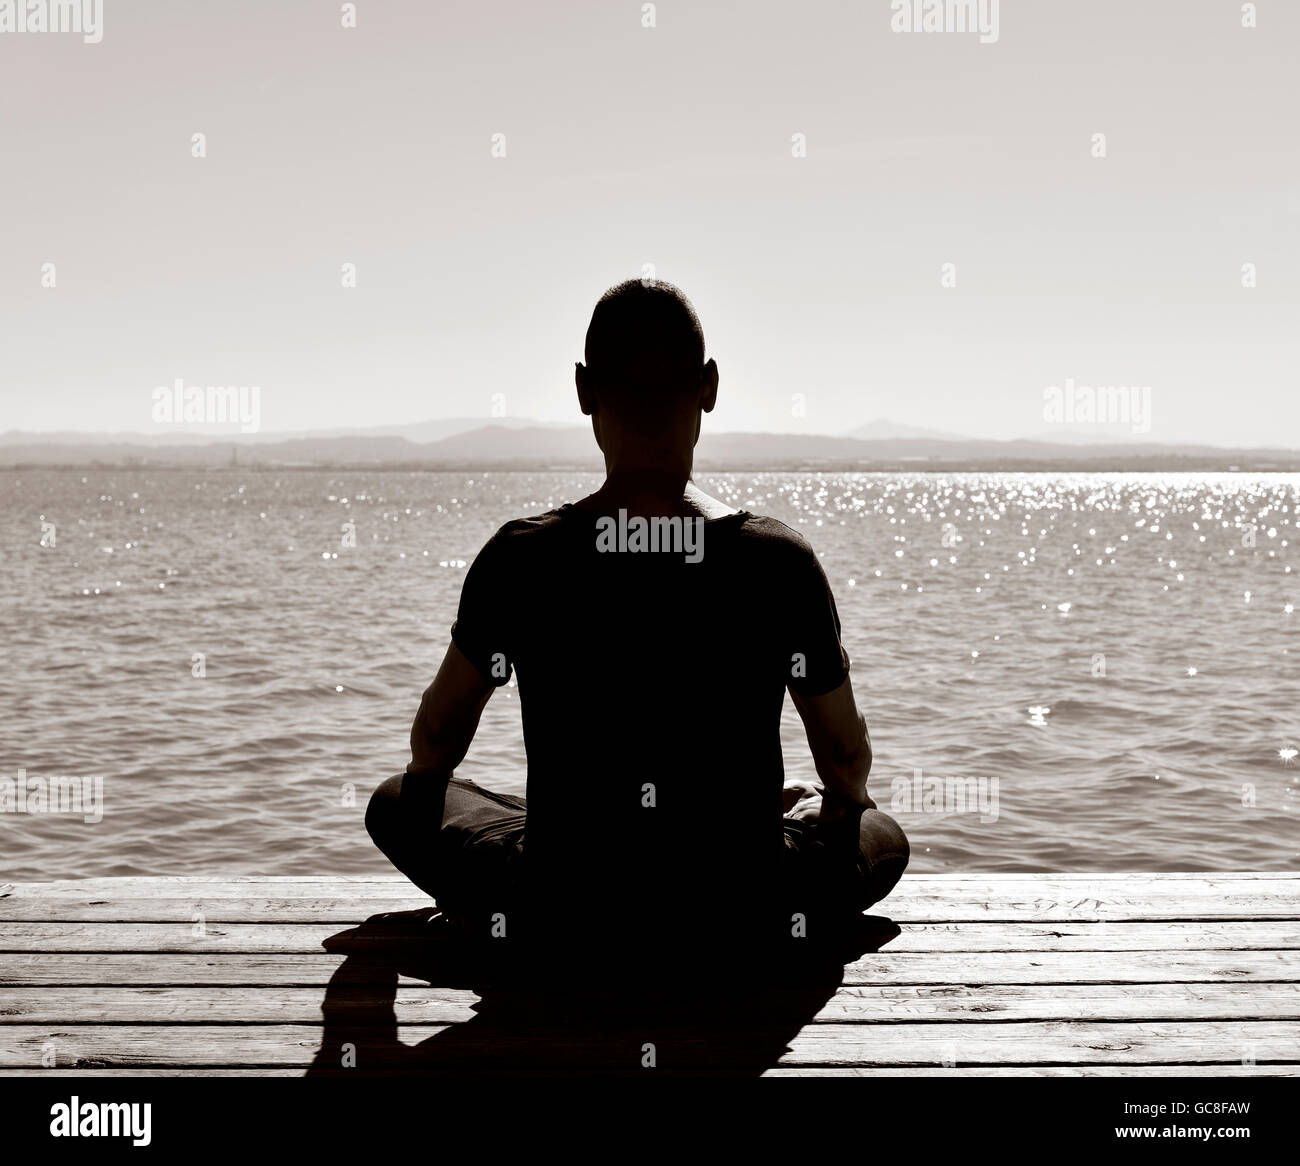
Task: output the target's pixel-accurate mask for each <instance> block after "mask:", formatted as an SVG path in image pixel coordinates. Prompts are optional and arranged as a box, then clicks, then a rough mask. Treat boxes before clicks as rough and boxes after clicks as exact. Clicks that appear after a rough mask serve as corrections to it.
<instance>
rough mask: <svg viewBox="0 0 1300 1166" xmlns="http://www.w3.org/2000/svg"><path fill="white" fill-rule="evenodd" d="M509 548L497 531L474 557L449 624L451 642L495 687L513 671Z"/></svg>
mask: <svg viewBox="0 0 1300 1166" xmlns="http://www.w3.org/2000/svg"><path fill="white" fill-rule="evenodd" d="M509 546H510V539H509V537H508V535H507V533H506V532H505V530H504V529H503V530H499V531H497V533H496V534H494V535H493V536H492V537H491V538H490V539H488V541H487V542H486V543H485V544H484V546H483V549H482V550H481V551H479V553H478V555H476V556H475V558H474V561H473V562H472V563H471V564H470V567H469V570H468V571H467V572H466V573H465V582H464V584H463V585H462V586H461V589H460V605H459V607H458V608H457V609H456V619H455V622H454V623H453V624H452V625H451V640H452V643H454V644H455V645H456V647H457V648H459V649H460V651H461V654H462V655H463V656H464V657H465V658H466V659H467V660H468V661H469V662H470V663H471V664H473V665H474V667H475V668H477V669H478V670H479V672H481V673H482V674H483V676H484V678H485V679H486V680H488V681H489V682H490V683H491V684H493V685H494V686H495V687H497V688H500V687H501V686H502V685H503V684H505V683H506V682H507V681H509V679H510V676H511V673H512V671H513V669H514V659H513V657H512V653H511V642H512V638H511V635H510V626H509V623H510V621H509V614H510V610H511V601H510V595H511V591H512V589H513V585H514V578H513V575H512V573H511V569H510V554H509Z"/></svg>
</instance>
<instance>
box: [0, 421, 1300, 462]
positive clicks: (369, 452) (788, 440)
mask: <svg viewBox="0 0 1300 1166" xmlns="http://www.w3.org/2000/svg"><path fill="white" fill-rule="evenodd" d="M428 424H429V426H430V427H436V426H437V425H439V424H440V423H437V422H430V423H428ZM448 424H451V425H453V426H458V425H459V423H458V422H450V423H448ZM396 428H399V429H400V428H402V427H396ZM424 431H425V432H428V431H436V430H432V429H431V430H424ZM11 436H12V435H6V438H9V437H11ZM42 436H43V437H44V438H46V440H39V441H28V442H23V443H21V444H18V443H13V442H11V441H9V440H0V466H9V467H14V466H56V465H63V466H87V465H137V466H177V467H190V468H204V467H208V468H220V467H224V466H229V465H231V464H232V463H236V464H238V465H239V466H240V467H249V466H264V467H272V466H277V467H295V466H331V467H333V466H370V467H381V466H382V467H398V468H411V469H467V470H482V469H498V470H507V469H545V468H559V467H563V468H573V469H585V470H599V469H601V468H602V467H603V461H602V458H601V455H600V451H599V450H598V449H597V448H596V443H595V441H594V440H593V439H592V435H591V431H590V429H588V428H587V427H586V426H576V425H575V426H561V425H552V426H522V425H517V424H509V423H503V424H492V425H482V424H479V425H477V426H476V427H474V428H470V429H468V430H458V431H457V432H454V433H451V434H450V435H447V436H443V437H440V438H438V439H437V440H433V441H412V440H410V439H409V438H408V437H406V436H404V435H403V434H402V433H386V432H383V431H382V430H378V429H372V430H368V431H364V432H360V433H351V434H340V435H329V434H312V435H306V436H302V437H294V438H290V439H288V440H285V439H284V438H283V436H282V435H271V434H266V435H258V436H260V437H263V438H264V440H259V441H251V440H248V439H242V440H241V439H234V440H231V439H226V440H211V439H209V440H208V441H207V442H205V443H199V442H189V443H185V444H171V445H162V444H156V443H143V442H140V441H139V440H138V439H137V440H130V439H128V440H113V439H109V440H102V441H101V440H93V439H87V438H86V437H83V436H82V435H75V436H76V438H77V440H58V439H57V438H58V437H64V436H68V437H71V436H74V435H57V436H56V435H42ZM51 438H52V439H51ZM695 464H696V467H697V468H699V469H701V470H712V471H722V470H795V469H808V470H900V469H910V470H945V471H955V470H1026V471H1029V470H1052V469H1070V470H1195V471H1202V472H1206V471H1214V470H1229V469H1242V470H1286V471H1292V472H1294V471H1300V451H1297V450H1286V449H1221V448H1217V447H1215V446H1204V445H1200V446H1191V445H1184V446H1168V445H1156V444H1154V443H1149V442H1145V443H1136V442H1132V441H1126V442H1123V443H1112V444H1107V445H1078V444H1071V443H1065V442H1049V441H1039V440H1033V439H1027V440H1021V441H987V440H978V439H966V440H962V439H957V440H946V439H939V438H931V437H886V438H876V439H870V440H864V439H861V438H856V437H831V436H824V435H819V434H804V433H707V434H705V435H704V436H702V437H701V439H700V442H699V445H698V446H697V447H696V457H695Z"/></svg>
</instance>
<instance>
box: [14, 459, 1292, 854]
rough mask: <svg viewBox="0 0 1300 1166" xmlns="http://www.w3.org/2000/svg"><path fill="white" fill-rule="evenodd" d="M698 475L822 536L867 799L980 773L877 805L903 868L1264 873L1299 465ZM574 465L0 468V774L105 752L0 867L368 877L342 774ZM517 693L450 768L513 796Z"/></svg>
mask: <svg viewBox="0 0 1300 1166" xmlns="http://www.w3.org/2000/svg"><path fill="white" fill-rule="evenodd" d="M699 482H700V485H701V486H702V487H703V488H704V489H706V490H708V491H710V492H711V493H713V494H715V495H717V496H718V497H720V498H722V499H724V500H725V501H727V502H729V503H731V504H732V505H734V506H738V507H744V508H746V509H749V510H752V511H755V512H757V513H760V514H770V515H773V516H774V517H777V518H780V519H782V520H783V521H785V522H787V523H789V524H790V525H791V526H793V527H794V528H795V529H797V530H799V531H801V532H802V533H804V534H805V535H806V536H807V537H808V538H809V539H810V540H811V541H812V542H813V544H814V546H815V547H816V549H817V551H818V552H819V554H820V556H821V562H822V565H823V567H824V569H825V570H826V573H827V576H828V577H829V579H830V581H831V584H832V586H833V588H834V590H835V595H836V600H837V604H838V607H839V614H840V617H841V621H842V624H843V637H844V642H845V646H846V648H847V650H848V652H849V655H850V657H851V659H852V661H853V676H854V684H855V689H856V691H857V694H858V700H859V703H860V705H861V706H862V708H863V709H864V710H865V712H866V715H867V719H868V722H869V724H870V726H871V734H872V744H873V747H874V751H875V765H874V767H873V772H872V778H871V789H872V793H873V796H874V797H875V799H876V801H877V802H878V803H879V805H880V806H881V808H882V809H886V810H889V809H891V806H895V803H894V800H893V799H894V789H895V786H894V783H895V781H897V782H899V785H898V787H897V788H898V789H899V790H900V791H901V790H902V789H903V788H904V787H905V786H906V784H907V783H908V782H910V780H911V776H912V774H913V773H914V771H915V770H917V769H920V770H922V771H923V772H924V773H925V774H926V775H928V776H934V777H938V778H941V779H960V778H981V777H982V778H994V777H996V778H997V779H998V783H999V784H998V799H999V805H998V814H997V817H996V820H995V821H991V822H981V821H980V815H979V814H978V813H960V812H957V810H956V809H955V808H954V809H953V810H952V811H951V812H948V811H945V812H943V813H928V814H927V813H913V812H903V811H902V810H901V809H900V810H899V811H898V817H899V819H900V821H902V823H903V824H904V826H905V828H906V829H907V831H908V833H909V835H910V836H911V838H912V841H913V851H912V853H913V859H912V863H913V869H915V870H920V871H925V870H1079V871H1096V870H1132V869H1142V870H1191V869H1259V870H1267V869H1282V868H1290V867H1293V866H1294V863H1295V860H1296V858H1297V857H1300V856H1298V855H1297V850H1296V839H1297V836H1298V834H1300V832H1298V831H1297V830H1296V822H1295V814H1296V802H1295V797H1294V792H1293V791H1292V788H1291V786H1290V785H1289V784H1288V776H1287V772H1288V771H1287V766H1289V764H1290V763H1291V762H1292V761H1293V760H1294V759H1295V756H1296V751H1295V748H1294V746H1292V745H1291V744H1289V742H1291V741H1294V740H1296V739H1297V737H1300V724H1298V723H1297V718H1298V717H1300V701H1298V700H1297V696H1298V695H1300V675H1298V671H1300V654H1298V653H1297V652H1296V651H1294V650H1293V649H1294V648H1295V646H1296V636H1297V635H1298V634H1300V631H1298V629H1297V625H1296V622H1295V620H1294V618H1292V616H1293V612H1294V604H1295V600H1296V593H1297V590H1300V588H1298V587H1297V584H1296V582H1295V578H1296V576H1295V574H1294V573H1293V571H1292V567H1293V565H1294V545H1293V544H1294V541H1295V538H1296V507H1297V497H1298V494H1297V484H1298V479H1297V477H1296V476H1294V475H1267V474H1261V475H1242V474H1217V475H1190V474H1188V475H1177V474H1169V475H1145V474H1096V475H1086V474H925V473H920V472H915V473H902V474H898V473H893V474H816V473H791V474H775V473H767V474H754V473H743V474H725V475H709V474H701V475H699ZM597 484H598V479H597V478H596V477H595V476H593V475H590V474H578V473H492V474H483V473H476V474H473V475H464V474H426V473H396V472H380V471H357V472H346V473H345V472H328V471H302V472H274V471H262V472H258V471H249V470H227V471H220V472H212V473H206V474H196V473H188V472H166V471H150V470H140V469H135V470H95V471H75V472H73V471H47V470H41V471H35V470H31V471H21V472H8V471H6V472H0V496H2V497H3V502H4V507H5V513H6V515H7V521H6V523H5V524H4V525H3V527H2V528H0V552H3V554H4V556H5V563H6V571H5V588H4V591H3V592H2V593H0V633H2V634H3V636H4V642H5V646H6V647H5V655H6V664H7V665H8V666H7V667H6V668H5V669H4V670H3V671H0V699H3V701H4V705H5V708H6V717H5V733H4V738H3V739H4V742H5V744H6V746H7V747H6V749H5V751H4V752H5V761H4V763H3V764H4V765H6V766H7V771H8V772H7V774H0V776H9V777H12V776H14V775H15V772H16V770H17V769H19V768H24V769H26V771H27V773H28V774H30V775H56V774H58V775H63V774H70V775H72V774H103V775H104V777H105V784H104V790H105V793H104V797H105V814H104V818H103V820H102V821H101V822H98V823H95V824H93V825H92V824H87V823H83V822H81V821H79V820H72V819H70V818H68V817H66V816H55V815H46V816H44V817H41V818H36V817H23V818H22V819H18V818H17V816H16V815H12V814H0V831H3V832H4V834H3V837H2V838H0V846H2V847H3V853H4V855H5V859H6V868H5V870H4V871H3V872H0V873H3V875H4V877H8V878H55V877H61V876H76V875H111V874H130V873H158V874H167V873H176V874H182V873H194V872H196V871H214V872H217V871H220V872H230V873H249V874H252V873H259V874H319V873H322V872H326V871H328V872H330V873H340V874H347V873H364V872H372V871H382V870H384V869H386V868H385V863H384V860H383V859H382V858H381V857H380V856H379V855H378V854H376V853H375V852H374V851H373V849H372V848H371V846H370V843H369V840H368V839H367V837H366V835H365V831H364V828H363V824H362V815H363V813H364V807H365V800H366V795H367V792H368V790H369V789H370V788H371V787H372V786H373V785H374V784H376V783H378V782H379V781H380V780H382V779H383V778H384V777H386V776H387V775H389V774H390V773H393V772H396V771H397V770H399V769H400V768H401V766H402V765H403V764H404V763H405V760H406V758H407V748H408V744H407V738H408V734H409V729H410V722H411V717H412V715H413V714H414V711H415V708H416V706H417V705H418V703H419V698H420V693H421V692H422V691H423V689H424V688H425V686H426V685H427V684H428V683H429V681H430V680H431V679H432V676H433V674H434V672H435V671H436V669H437V665H438V662H439V660H440V658H441V656H442V653H443V651H444V650H445V647H446V644H447V629H448V626H449V625H450V623H451V621H452V619H453V618H454V615H455V608H456V601H457V597H458V595H459V591H460V587H461V584H462V582H463V580H464V578H465V568H466V567H467V565H468V564H469V563H471V562H472V561H473V558H474V555H475V553H476V552H477V551H478V549H479V547H480V546H481V545H482V544H483V542H484V541H485V540H486V539H487V537H488V536H489V535H490V534H491V533H492V532H493V531H494V530H495V529H496V528H497V527H498V526H499V525H500V524H501V523H502V522H504V521H506V520H507V519H508V518H511V517H516V516H519V515H523V514H535V513H538V512H540V511H542V510H545V509H548V508H550V507H552V506H556V505H559V504H560V503H561V502H565V501H571V500H574V499H576V498H578V497H580V496H581V495H583V494H585V493H588V492H589V491H590V490H592V489H593V488H594V487H595V486H596V485H597ZM43 522H44V523H46V524H47V526H48V524H53V527H54V531H53V532H49V531H47V530H46V529H44V528H43V527H42V523H43ZM344 524H349V525H351V526H352V527H353V528H354V538H353V542H354V545H351V546H347V545H345V544H344V543H343V542H342V541H341V536H342V534H343V531H342V529H341V528H342V527H343V526H344ZM706 554H707V547H706ZM756 585H761V583H760V581H757V580H756ZM770 598H771V603H772V611H773V619H774V620H775V619H779V618H780V617H781V615H782V614H783V613H782V612H781V608H780V604H781V602H782V597H781V596H780V595H776V594H774V595H772V596H771V597H770ZM717 602H718V609H719V616H720V618H725V615H726V608H727V597H726V596H719V597H718V601H717ZM1065 616H1068V618H1062V617H1065ZM1190 650H1194V652H1195V656H1196V658H1197V664H1196V665H1194V666H1193V665H1190V664H1189V663H1188V659H1187V657H1188V655H1189V651H1190ZM194 653H203V654H204V657H205V660H206V666H205V672H206V675H205V676H204V677H202V678H196V677H194V676H193V675H192V674H191V657H192V655H193V654H194ZM1184 677H1195V678H1196V683H1195V684H1194V685H1193V684H1186V683H1183V684H1180V683H1178V681H1179V680H1180V678H1184ZM725 683H726V676H725V670H723V671H718V670H716V669H715V670H712V671H711V672H710V673H709V674H708V675H707V676H701V675H697V674H695V673H693V672H692V671H691V670H690V668H689V667H687V666H683V671H682V688H683V693H684V694H687V696H688V697H689V696H692V695H696V694H698V697H699V700H698V702H697V701H693V700H690V699H687V700H684V702H683V709H684V712H683V716H684V717H689V718H691V719H692V721H694V720H695V719H697V718H699V717H700V716H701V715H707V714H701V713H700V712H699V711H698V709H699V708H700V707H703V708H707V705H708V701H707V696H708V686H709V685H711V684H725ZM1026 710H1028V711H1029V717H1028V718H1026V716H1025V711H1026ZM519 717H520V713H519V702H518V698H517V690H515V689H514V688H513V686H512V685H511V686H506V687H504V688H502V689H500V690H499V691H498V693H497V695H496V696H495V697H494V698H493V700H492V701H491V702H490V703H489V705H488V707H487V709H486V710H485V712H484V715H483V719H482V722H481V725H480V729H479V733H478V736H477V738H476V739H475V741H474V744H473V746H472V748H471V751H470V755H469V757H468V758H467V759H466V761H465V763H464V764H463V765H462V766H461V768H460V770H459V771H458V772H460V773H461V775H462V776H465V777H472V778H474V779H475V780H477V781H480V782H481V783H483V784H486V785H490V786H493V787H495V788H499V789H503V790H506V791H510V792H521V791H522V790H523V773H524V770H523V763H524V757H523V749H522V737H521V733H520V720H519ZM647 728H649V730H650V731H654V732H673V731H674V726H671V725H656V726H650V727H647ZM688 728H690V730H691V731H694V727H693V725H692V726H683V732H685V731H686V730H687V729H688ZM720 731H734V727H732V726H721V727H720ZM782 740H783V745H784V750H785V756H786V771H787V776H788V777H790V778H808V779H815V773H814V771H813V767H812V762H811V759H810V757H809V756H808V751H807V745H806V743H805V741H804V739H803V733H802V729H801V726H800V724H799V722H798V718H797V716H796V714H795V713H794V711H793V709H792V707H791V705H790V703H789V702H787V703H786V708H785V712H784V715H783V722H782ZM1279 740H1281V741H1283V742H1288V743H1287V744H1285V745H1284V746H1283V748H1281V749H1279V748H1278V745H1277V742H1278V741H1279ZM632 748H635V742H634V741H629V749H632ZM1279 762H1280V764H1279ZM611 763H612V764H617V759H616V758H614V759H611ZM1291 772H1293V770H1292V771H1291ZM1152 774H1158V775H1159V779H1158V780H1157V781H1152V776H1151V775H1152ZM1244 783H1249V784H1250V785H1252V786H1253V787H1254V789H1255V802H1254V804H1253V805H1252V806H1250V807H1249V808H1246V807H1243V805H1242V800H1243V799H1242V787H1243V784H1244ZM895 808H896V807H895Z"/></svg>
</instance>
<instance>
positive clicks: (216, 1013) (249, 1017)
mask: <svg viewBox="0 0 1300 1166" xmlns="http://www.w3.org/2000/svg"><path fill="white" fill-rule="evenodd" d="M479 999H480V997H479V995H478V994H477V993H476V992H473V991H470V990H469V989H463V988H444V987H428V988H424V987H398V988H394V987H393V986H391V985H389V986H386V987H379V986H375V987H369V988H367V987H352V986H350V985H349V986H347V987H338V986H333V987H331V988H330V989H329V992H328V995H326V994H324V993H323V992H322V989H320V988H280V987H263V988H249V989H246V990H242V991H239V992H232V991H231V990H229V989H227V988H192V987H186V988H123V987H95V988H59V989H57V990H55V989H50V988H7V989H6V990H5V992H4V996H3V999H2V1000H0V1025H5V1024H29V1025H30V1024H42V1025H81V1024H144V1023H147V1024H177V1025H186V1024H303V1025H315V1026H320V1024H321V1022H322V1006H323V1005H328V1007H329V1012H330V1016H331V1022H332V1023H333V1022H336V1021H337V1020H338V1019H339V1018H340V1017H343V1018H345V1019H346V1018H349V1017H350V1018H351V1019H350V1021H349V1022H350V1023H354V1024H366V1023H369V1022H370V1018H371V1017H375V1018H376V1020H375V1022H376V1023H380V1022H382V1023H389V1022H391V1021H392V1020H394V1019H395V1022H396V1023H397V1024H400V1025H408V1024H460V1023H463V1022H465V1021H468V1020H471V1019H473V1017H474V1015H475V1013H474V1011H473V1007H474V1005H475V1004H476V1003H477V1002H478V1001H479ZM755 1017H756V1021H760V1020H761V1017H762V1011H761V1009H756V1012H755ZM1247 1018H1248V1019H1252V1020H1300V990H1297V986H1296V984H1295V983H1249V984H1238V983H1231V982H1229V983H1222V982H1210V983H1202V984H1095V985H1079V984H1065V985H1062V984H1046V985H1020V984H1012V985H997V986H983V987H969V986H964V985H938V986H930V985H908V984H904V985H899V986H894V985H855V986H849V987H844V988H841V989H840V990H839V991H838V992H836V993H835V995H834V996H833V997H832V998H831V999H830V1000H829V1001H828V1002H827V1004H826V1006H825V1007H824V1008H823V1009H822V1010H821V1011H820V1012H819V1013H818V1014H817V1017H816V1019H815V1021H813V1023H819V1024H821V1023H858V1024H868V1023H869V1024H889V1023H897V1022H900V1021H911V1022H915V1021H923V1020H925V1021H930V1020H961V1019H972V1020H986V1021H995V1020H997V1021H1012V1020H1044V1021H1046V1020H1240V1019H1247Z"/></svg>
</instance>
